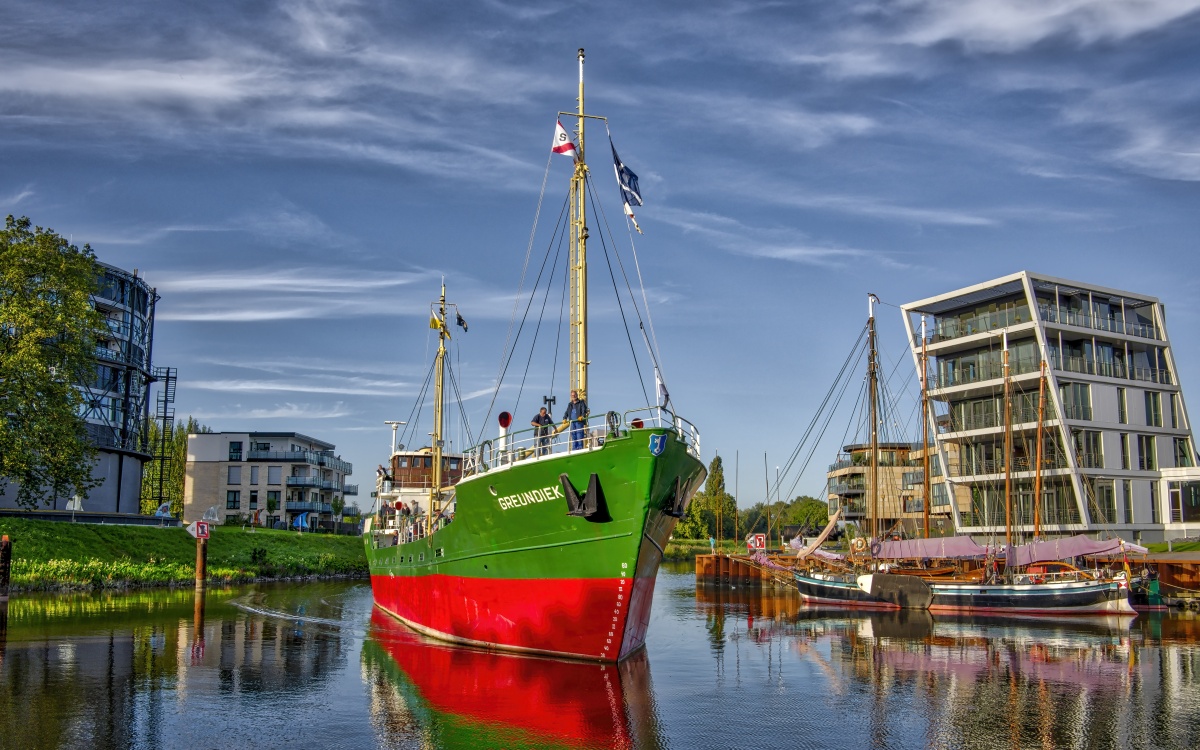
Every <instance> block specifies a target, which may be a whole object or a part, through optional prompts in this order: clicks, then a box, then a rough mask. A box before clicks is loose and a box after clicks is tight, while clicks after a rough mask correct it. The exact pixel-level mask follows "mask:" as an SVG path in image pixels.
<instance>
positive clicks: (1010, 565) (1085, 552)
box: [927, 331, 1134, 615]
mask: <svg viewBox="0 0 1200 750" xmlns="http://www.w3.org/2000/svg"><path fill="white" fill-rule="evenodd" d="M1002 336H1003V375H1004V399H1003V409H1004V454H1005V461H1004V521H1005V538H1004V549H1005V553H1004V570H1003V571H1001V570H1000V569H999V566H998V561H996V560H993V561H992V564H991V565H990V566H989V567H990V568H991V570H989V571H987V572H986V573H985V575H986V578H985V579H984V580H962V579H954V578H951V579H948V580H938V579H930V580H929V581H927V583H928V586H929V590H930V595H931V596H930V600H929V608H930V610H932V611H935V612H937V611H942V612H973V613H992V614H1056V615H1061V614H1122V615H1123V614H1130V615H1132V614H1134V609H1133V607H1132V606H1131V605H1130V603H1129V576H1128V573H1127V572H1120V573H1117V574H1115V575H1109V574H1107V573H1105V572H1103V571H1100V570H1079V569H1076V568H1075V567H1074V566H1073V565H1070V564H1068V563H1066V562H1063V561H1064V560H1067V559H1071V558H1077V557H1084V556H1091V555H1101V554H1112V553H1114V552H1115V553H1117V554H1121V553H1122V552H1123V551H1124V550H1125V545H1124V543H1123V542H1121V540H1119V539H1115V540H1106V541H1101V542H1095V541H1092V540H1091V539H1088V538H1087V537H1086V536H1082V535H1079V536H1075V537H1070V538H1067V539H1061V540H1056V541H1035V542H1033V543H1031V544H1026V545H1021V546H1014V544H1013V522H1012V521H1013V508H1012V491H1013V481H1012V463H1013V461H1012V455H1013V449H1012V409H1011V405H1010V404H1011V402H1012V379H1011V377H1010V372H1009V362H1008V357H1009V350H1008V333H1007V331H1005V332H1002ZM1045 377H1046V376H1045V363H1044V361H1043V365H1042V379H1041V384H1040V386H1039V388H1040V395H1039V399H1038V422H1037V435H1036V440H1037V448H1036V457H1037V461H1036V464H1035V469H1034V471H1035V474H1034V498H1035V500H1036V498H1039V497H1040V496H1041V478H1042V477H1041V475H1042V466H1041V461H1042V418H1043V416H1044V411H1043V410H1044V403H1045ZM1039 505H1040V504H1039V503H1038V502H1036V501H1035V502H1034V537H1035V539H1036V538H1037V537H1038V536H1040V534H1041V521H1040V515H1039ZM973 578H975V577H973Z"/></svg>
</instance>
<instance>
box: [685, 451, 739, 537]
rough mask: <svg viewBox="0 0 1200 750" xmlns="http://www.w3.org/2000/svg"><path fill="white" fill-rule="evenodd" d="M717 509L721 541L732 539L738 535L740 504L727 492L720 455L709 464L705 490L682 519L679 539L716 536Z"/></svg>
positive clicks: (695, 499) (699, 493)
mask: <svg viewBox="0 0 1200 750" xmlns="http://www.w3.org/2000/svg"><path fill="white" fill-rule="evenodd" d="M718 509H719V510H720V515H721V538H722V539H729V538H732V537H733V536H734V535H735V534H736V531H735V529H734V523H735V520H736V518H737V515H736V513H737V501H736V500H735V499H734V497H733V496H732V495H730V494H729V493H728V492H726V491H725V467H724V464H723V463H722V462H721V457H720V456H716V457H715V458H713V460H712V463H710V464H709V465H708V480H707V481H706V482H705V483H704V489H703V490H701V491H699V492H697V493H696V495H695V497H693V498H692V502H691V504H690V505H689V506H688V509H687V513H685V514H684V516H683V518H681V519H679V524H678V525H676V527H675V536H677V537H679V538H680V539H708V538H709V537H710V536H714V535H715V534H716V530H717V510H718Z"/></svg>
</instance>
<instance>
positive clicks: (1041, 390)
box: [1033, 359, 1046, 540]
mask: <svg viewBox="0 0 1200 750" xmlns="http://www.w3.org/2000/svg"><path fill="white" fill-rule="evenodd" d="M1045 416H1046V360H1044V359H1043V360H1042V377H1041V378H1039V380H1038V416H1037V447H1036V448H1035V450H1036V451H1037V458H1036V459H1034V470H1033V538H1034V539H1035V540H1036V539H1038V538H1040V537H1041V536H1042V451H1043V450H1044V448H1043V446H1042V420H1043V419H1044V418H1045Z"/></svg>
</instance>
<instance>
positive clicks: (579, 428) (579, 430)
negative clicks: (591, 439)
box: [563, 391, 588, 451]
mask: <svg viewBox="0 0 1200 750" xmlns="http://www.w3.org/2000/svg"><path fill="white" fill-rule="evenodd" d="M563 416H564V417H566V419H567V421H568V422H570V423H571V450H573V451H577V450H579V449H580V448H582V447H583V433H584V430H586V429H587V419H588V406H587V401H584V400H583V399H581V398H580V397H579V391H571V403H569V404H567V411H566V412H565V413H564V414H563Z"/></svg>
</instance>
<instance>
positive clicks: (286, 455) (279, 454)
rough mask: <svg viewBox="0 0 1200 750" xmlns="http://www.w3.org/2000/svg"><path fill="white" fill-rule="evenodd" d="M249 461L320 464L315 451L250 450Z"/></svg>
mask: <svg viewBox="0 0 1200 750" xmlns="http://www.w3.org/2000/svg"><path fill="white" fill-rule="evenodd" d="M246 455H247V458H246V460H247V461H280V462H283V463H290V464H312V465H313V466H316V465H317V464H318V460H319V459H318V455H319V454H318V453H316V452H315V451H249V452H248V453H247V454H246Z"/></svg>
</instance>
